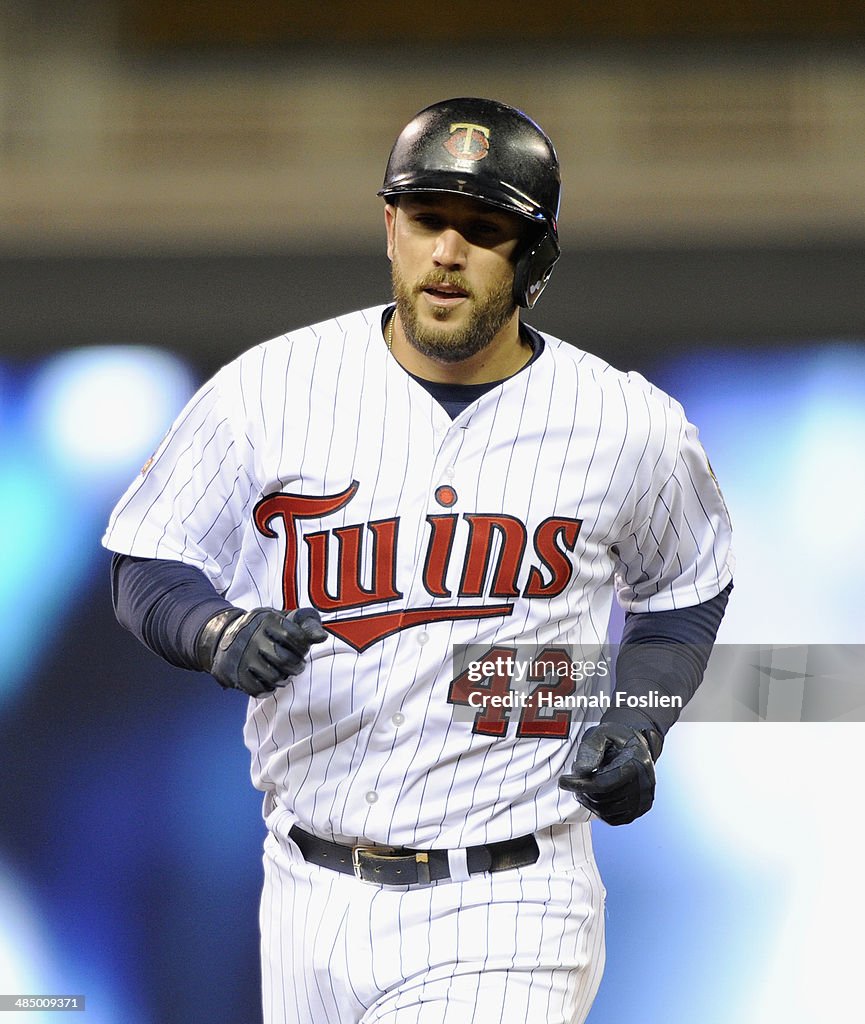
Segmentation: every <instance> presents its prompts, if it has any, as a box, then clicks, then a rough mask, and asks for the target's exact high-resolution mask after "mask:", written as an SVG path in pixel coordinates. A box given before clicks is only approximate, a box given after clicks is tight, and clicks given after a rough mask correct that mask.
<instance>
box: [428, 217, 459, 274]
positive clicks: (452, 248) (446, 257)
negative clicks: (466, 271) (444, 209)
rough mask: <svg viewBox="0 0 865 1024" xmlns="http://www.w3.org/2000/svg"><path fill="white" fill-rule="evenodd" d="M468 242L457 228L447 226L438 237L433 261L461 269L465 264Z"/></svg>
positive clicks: (437, 264)
mask: <svg viewBox="0 0 865 1024" xmlns="http://www.w3.org/2000/svg"><path fill="white" fill-rule="evenodd" d="M467 252H468V243H467V242H466V240H465V238H463V236H462V235H461V234H460V233H459V231H457V230H456V228H451V227H448V228H445V229H444V230H443V231H442V232H440V234H439V236H438V238H437V239H436V244H435V248H434V249H433V261H434V262H435V264H436V266H440V267H449V268H451V269H460V268H462V267H464V266H465V263H466V254H467Z"/></svg>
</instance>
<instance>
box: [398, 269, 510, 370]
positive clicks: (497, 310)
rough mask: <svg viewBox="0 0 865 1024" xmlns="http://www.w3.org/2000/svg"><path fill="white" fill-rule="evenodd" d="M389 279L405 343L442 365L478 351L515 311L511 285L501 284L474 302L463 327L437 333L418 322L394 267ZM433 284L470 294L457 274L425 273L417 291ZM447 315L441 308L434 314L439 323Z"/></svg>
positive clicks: (408, 290) (410, 293)
mask: <svg viewBox="0 0 865 1024" xmlns="http://www.w3.org/2000/svg"><path fill="white" fill-rule="evenodd" d="M391 278H392V280H393V294H394V299H395V300H396V308H397V312H398V313H399V322H400V324H401V325H402V329H403V331H404V332H405V336H406V338H407V339H408V342H409V344H410V345H411V346H412V348H414V349H416V350H417V351H418V352H420V353H421V355H424V356H427V357H428V358H430V359H437V360H438V361H439V362H442V363H459V362H462V361H463V360H464V359H468V358H469V357H470V356H474V355H477V354H478V352H482V351H483V350H484V349H485V348H486V347H487V346H488V345H489V343H490V342H491V341H492V340H493V338H494V337H495V336H496V335H497V334H498V333H499V331H500V330H501V329H502V328H503V327H504V326H505V324H507V323H508V321H509V320H510V319H511V317H512V316H513V315H514V310H515V309H516V308H517V307H516V303H515V302H514V297H513V289H512V285H511V282H510V281H503V282H502V283H501V284H500V285H499V287H498V288H497V289H496V290H495V291H494V292H491V293H490V295H489V296H488V297H487V298H486V299H485V300H484V301H483V302H482V303H478V302H476V303H475V307H474V310H473V311H472V314H471V317H470V318H469V321H468V323H467V324H466V325H465V327H463V328H461V329H460V330H456V331H437V330H436V329H435V328H430V327H425V326H423V325H421V323H420V322H419V319H418V316H417V313H416V311H415V305H414V302H413V301H412V300H413V298H414V292H413V290H412V288H411V287H410V286H409V285H408V283H407V282H406V281H405V279H404V278H403V277H402V275H401V274H400V272H399V271H398V270H397V268H396V266H395V265H392V267H391ZM433 284H452V285H456V286H457V287H459V288H462V289H463V290H465V291H466V292H468V293H469V294H471V291H470V289H469V288H468V286H467V285H466V284H465V282H464V281H463V280H462V279H461V278H460V276H459V274H448V273H447V272H446V271H439V272H438V273H432V274H428V275H427V277H426V278H424V280H423V281H422V282H421V284H420V285H419V286H418V290H419V291H420V290H422V289H423V288H426V287H429V286H430V285H433ZM448 314H449V310H447V309H443V310H442V311H441V313H440V314H439V313H436V314H435V315H436V317H437V318H438V319H440V320H446V319H447V317H448Z"/></svg>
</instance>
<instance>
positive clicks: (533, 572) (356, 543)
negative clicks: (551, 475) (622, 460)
mask: <svg viewBox="0 0 865 1024" xmlns="http://www.w3.org/2000/svg"><path fill="white" fill-rule="evenodd" d="M358 487H359V484H358V481H357V480H353V481H352V482H351V484H350V485H349V486H348V487H346V488H345V490H343V491H340V492H339V493H338V494H327V495H321V496H318V495H309V494H286V493H283V492H279V493H276V494H270V495H268V496H267V497H265V498H262V500H261V501H260V502H259V503H258V504H257V505H256V507H255V511H254V514H253V515H254V522H255V526H256V528H257V529H258V531H259V532H260V533H261V534H262V535H263V536H265V537H268V538H271V539H275V538H278V537H279V532H278V531H277V529H276V528H275V524H277V523H279V524H281V527H282V530H281V532H282V533H283V535H284V538H285V556H284V561H283V568H282V595H283V607H284V608H297V607H298V606H299V602H298V565H299V559H300V558H301V557H304V556H305V558H306V569H307V572H306V577H307V580H308V586H307V589H308V597H309V602H310V603H311V604H312V606H313V607H314V608H317V609H318V610H319V611H320V612H322V613H325V614H326V613H328V612H331V613H338V612H344V611H346V610H351V609H367V608H369V607H370V606H372V605H377V604H384V603H386V602H389V601H399V600H400V599H401V598H402V597H403V593H402V591H401V590H400V589H399V583H398V580H397V571H396V570H397V551H398V544H399V517H398V516H394V517H392V518H388V519H376V520H373V521H372V522H365V523H357V524H355V525H351V526H339V527H335V528H333V529H331V530H320V531H317V532H315V533H307V534H306V535H305V536H304V537H303V542H304V547H305V552H303V553H302V552H301V550H300V543H299V540H300V533H301V531H300V529H299V527H300V524H301V522H302V521H303V520H304V519H319V518H323V517H326V516H328V515H332V514H333V513H335V512H338V511H340V510H341V509H343V508H345V507H346V505H348V503H349V502H350V501H351V500H352V498H353V497H354V496H355V494H356V493H357V490H358ZM461 520H462V522H464V523H465V524H467V526H468V536H467V540H466V542H465V546H464V547H463V545H461V544H460V545H457V544H456V537H457V525H458V523H459V522H460V521H461ZM426 522H427V524H428V526H429V532H428V535H427V540H426V549H425V551H424V554H423V555H422V562H421V565H422V570H423V571H422V581H423V586H424V589H425V590H426V592H427V593H428V594H429V596H430V598H431V599H435V598H438V599H444V600H448V599H450V600H454V599H459V603H454V604H448V605H442V604H436V605H433V604H432V602H431V605H430V606H429V607H422V608H400V609H399V610H397V611H382V612H373V613H372V614H368V613H367V614H364V615H352V616H348V617H345V618H343V617H340V618H334V619H331V620H329V621H326V622H325V623H324V625H325V628H326V629H328V630H329V631H330V632H331V633H332V634H333V635H334V636H337V637H339V638H340V639H341V640H343V641H345V643H347V644H349V646H351V647H353V648H354V649H355V650H356V651H364V650H366V649H367V648H368V647H370V646H372V645H373V644H375V643H377V642H378V641H380V640H383V639H384V638H385V637H387V636H391V635H392V634H393V633H398V632H399V631H400V630H402V629H409V628H410V627H412V626H420V625H424V624H425V623H431V622H442V621H455V620H457V619H484V618H494V617H496V616H503V615H510V614H511V612H512V611H513V598H516V597H522V598H529V599H531V598H550V597H556V596H557V595H558V594H561V593H562V591H563V590H564V589H565V587H566V586H567V585H568V583H569V582H570V580H571V577H572V575H573V571H574V570H573V564H572V563H571V560H570V559H569V558H568V555H569V554H570V553H571V552H573V550H574V546H575V545H576V543H577V537H578V536H579V533H580V526H581V525H582V521H581V520H579V519H569V518H560V517H550V518H548V519H545V520H544V521H543V522H542V523H540V524H539V525H538V527H537V528H536V530H535V531H534V534H533V536H532V538H531V547H529V535H528V530H527V528H526V526H525V524H524V523H522V522H521V521H520V520H519V519H517V518H515V517H514V516H508V515H503V514H501V513H498V514H494V515H491V514H485V513H481V512H463V513H460V514H457V513H443V514H441V515H428V516H427V517H426ZM494 550H496V551H497V554H496V559H495V563H494V564H492V565H491V563H492V560H493V551H494ZM527 550H528V556H527V555H526V552H527ZM455 564H458V565H459V566H460V573H459V587H458V589H457V591H456V593H454V592H453V591H452V590H451V589H449V587H448V585H447V579H448V575H449V570H450V569H451V567H452V566H453V565H455ZM451 578H452V579H453V578H454V577H453V576H452V577H451ZM520 578H522V579H523V580H524V582H523V583H522V584H520V583H518V579H520ZM329 581H330V583H329ZM364 581H366V583H365V582H364ZM367 584H368V585H367ZM482 597H485V598H488V599H489V598H492V599H495V600H496V601H498V602H499V603H496V604H471V603H466V601H471V599H472V598H482Z"/></svg>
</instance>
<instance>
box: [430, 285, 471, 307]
mask: <svg viewBox="0 0 865 1024" xmlns="http://www.w3.org/2000/svg"><path fill="white" fill-rule="evenodd" d="M422 291H423V294H424V295H426V296H427V297H428V298H429V299H430V301H432V302H434V303H436V304H437V305H446V306H450V305H455V304H456V303H457V302H460V301H461V300H462V299H467V298H468V296H469V293H468V292H467V291H466V289H465V288H460V287H459V286H458V285H455V284H430V285H427V286H426V288H424V289H422Z"/></svg>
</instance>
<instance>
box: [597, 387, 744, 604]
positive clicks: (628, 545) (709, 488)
mask: <svg viewBox="0 0 865 1024" xmlns="http://www.w3.org/2000/svg"><path fill="white" fill-rule="evenodd" d="M673 405H674V407H675V408H676V409H677V410H678V412H679V413H680V414H681V420H680V430H679V433H678V450H677V452H676V456H675V463H674V468H673V471H672V473H671V474H670V475H669V476H668V478H667V479H666V480H665V481H664V482H663V485H662V486H661V488H660V490H655V492H654V493H652V492H649V493H648V494H647V496H646V502H648V503H649V504H648V507H646V503H641V507H640V509H639V513H640V514H639V515H638V516H637V517H636V518H635V522H636V523H637V524H638V525H637V526H636V527H635V528H634V529H633V531H632V532H631V533H629V534H628V536H626V537H625V538H624V539H623V540H622V541H621V542H620V543H618V544H617V545H616V555H617V558H618V572H617V594H618V599H619V602H620V604H621V605H622V607H623V608H624V609H625V610H626V611H629V612H653V611H669V610H671V609H674V608H686V607H690V606H692V605H696V604H701V603H702V602H704V601H708V600H710V599H711V598H713V597H715V596H716V595H717V594H719V593H720V592H721V591H722V590H723V589H724V588H725V587H726V586H727V585H728V584H729V583H730V581H731V580H732V578H733V569H734V558H733V554H732V549H731V534H732V530H731V525H730V517H729V514H728V512H727V506H726V504H725V502H724V498H723V496H722V495H721V490H720V487H719V486H718V481H717V480H716V479H715V474H714V473H713V471H712V468H711V466H710V465H709V460H708V458H707V457H706V453H705V451H704V450H703V446H702V445H701V444H700V441H699V438H698V433H697V428H696V427H695V426H693V424H691V423H689V422H688V421H687V420H686V419H685V416H684V413H683V412H681V407H679V406H678V405H677V404H676V403H673Z"/></svg>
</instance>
